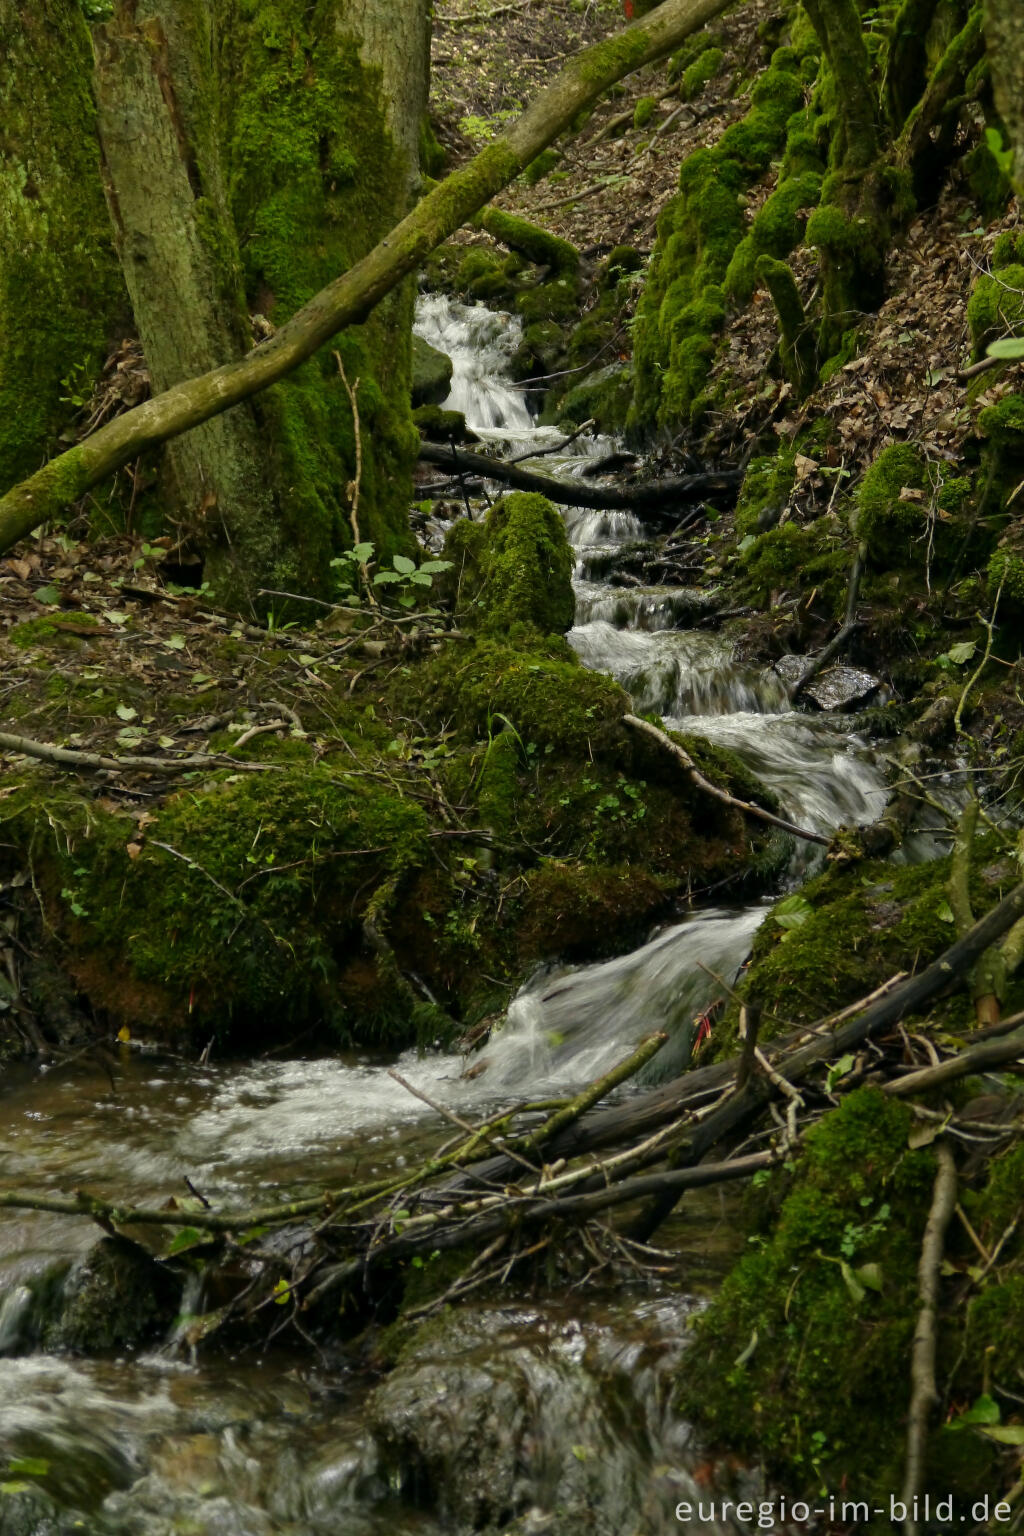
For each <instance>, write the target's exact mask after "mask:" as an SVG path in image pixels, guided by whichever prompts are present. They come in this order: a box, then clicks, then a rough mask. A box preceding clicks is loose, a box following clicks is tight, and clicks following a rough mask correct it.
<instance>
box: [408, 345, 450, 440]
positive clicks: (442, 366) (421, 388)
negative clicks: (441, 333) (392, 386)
mask: <svg viewBox="0 0 1024 1536" xmlns="http://www.w3.org/2000/svg"><path fill="white" fill-rule="evenodd" d="M451 387H452V360H451V358H450V357H449V356H448V355H447V353H445V352H439V351H438V350H437V348H436V347H432V346H431V345H430V343H429V342H428V341H424V340H423V337H422V336H414V337H413V339H412V381H411V394H412V403H413V405H414V406H419V405H442V404H443V403H444V401H445V400H447V398H448V396H449V394H450V393H451ZM418 425H419V422H417V426H418Z"/></svg>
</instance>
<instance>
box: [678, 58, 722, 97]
mask: <svg viewBox="0 0 1024 1536" xmlns="http://www.w3.org/2000/svg"><path fill="white" fill-rule="evenodd" d="M724 63H725V54H724V53H723V51H722V49H721V48H713V47H712V48H705V49H703V51H702V52H701V53H699V54H698V55H697V57H696V58H695V59H694V60H693V63H692V64H688V65H687V66H686V68H685V69H684V70H683V88H682V91H681V92H680V95H681V96H682V98H683V100H684V101H692V100H693V98H694V97H695V96H699V95H700V93H701V91H702V90H703V89H704V87H705V86H706V85H707V84H708V83H709V82H710V81H711V80H714V79H715V77H716V75H720V74H721V73H722V66H723V64H724Z"/></svg>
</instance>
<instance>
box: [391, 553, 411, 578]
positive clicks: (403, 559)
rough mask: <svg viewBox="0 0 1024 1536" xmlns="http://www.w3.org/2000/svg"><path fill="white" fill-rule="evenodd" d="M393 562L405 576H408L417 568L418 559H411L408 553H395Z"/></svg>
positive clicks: (396, 568) (397, 569)
mask: <svg viewBox="0 0 1024 1536" xmlns="http://www.w3.org/2000/svg"><path fill="white" fill-rule="evenodd" d="M391 564H392V565H393V566H394V568H395V570H396V571H399V572H401V574H402V575H403V576H408V575H409V574H410V573H411V572H412V571H414V570H415V569H416V561H415V560H410V559H409V556H408V555H395V556H394V558H393V559H392V561H391Z"/></svg>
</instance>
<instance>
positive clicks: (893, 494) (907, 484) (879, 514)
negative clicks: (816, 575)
mask: <svg viewBox="0 0 1024 1536" xmlns="http://www.w3.org/2000/svg"><path fill="white" fill-rule="evenodd" d="M930 492H931V480H930V478H929V474H928V465H927V463H926V461H925V459H924V456H923V454H922V453H921V452H920V450H919V449H917V448H915V447H913V446H912V445H911V444H910V443H894V444H893V445H892V446H891V447H889V448H883V450H882V452H881V453H880V454H879V456H878V458H877V459H876V460H875V462H874V464H872V466H871V468H870V469H869V470H868V472H867V474H866V475H865V476H864V478H863V480H862V481H861V483H860V486H859V488H858V490H857V510H856V514H855V518H854V532H855V533H856V535H857V537H858V539H860V540H862V541H863V543H864V544H866V545H867V550H868V554H869V556H870V558H871V559H872V561H873V562H874V563H875V564H877V565H880V566H883V567H888V566H893V565H897V566H905V565H908V564H920V563H923V561H924V553H925V545H926V542H927V538H928V516H927V507H928V500H929V498H930Z"/></svg>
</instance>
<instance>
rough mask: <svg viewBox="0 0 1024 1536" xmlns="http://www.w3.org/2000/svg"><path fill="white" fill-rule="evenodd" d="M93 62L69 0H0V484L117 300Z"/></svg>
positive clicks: (47, 436) (54, 413)
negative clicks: (92, 92)
mask: <svg viewBox="0 0 1024 1536" xmlns="http://www.w3.org/2000/svg"><path fill="white" fill-rule="evenodd" d="M89 67H90V52H89V33H88V29H87V27H86V25H85V21H84V20H83V17H82V13H81V11H80V10H79V8H78V6H77V4H76V3H75V0H34V3H33V4H31V5H25V4H23V3H22V0H0V122H2V132H0V337H2V338H3V341H2V346H0V491H4V490H6V489H7V487H8V486H10V485H12V484H13V483H14V482H15V481H17V480H19V479H20V478H21V477H22V476H23V475H26V474H29V473H30V472H31V471H33V470H35V469H38V467H39V465H40V464H41V463H42V461H43V460H44V458H45V457H46V454H47V452H48V451H50V450H52V447H53V443H54V440H55V439H56V438H57V436H58V435H59V433H60V431H61V428H62V427H64V426H66V424H67V423H68V422H69V421H70V419H71V417H72V416H73V415H74V411H75V407H74V404H73V402H72V399H71V397H73V396H75V395H79V396H81V395H87V394H88V392H89V389H90V387H91V381H92V379H93V377H94V376H95V374H96V372H97V371H98V369H99V367H100V365H101V364H102V362H103V358H104V356H105V349H106V344H107V341H108V339H109V335H110V331H111V329H112V325H113V318H114V315H115V314H116V312H117V311H118V310H119V309H120V308H122V307H123V295H122V289H121V284H120V279H119V276H118V271H117V262H116V260H115V257H114V253H113V250H112V248H111V245H110V240H109V235H108V227H107V216H106V210H105V208H104V204H103V189H102V183H101V180H100V160H99V151H98V149H97V145H96V132H95V111H94V108H93V103H92V99H91V96H90V93H89ZM62 396H63V397H64V398H63V399H62Z"/></svg>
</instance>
